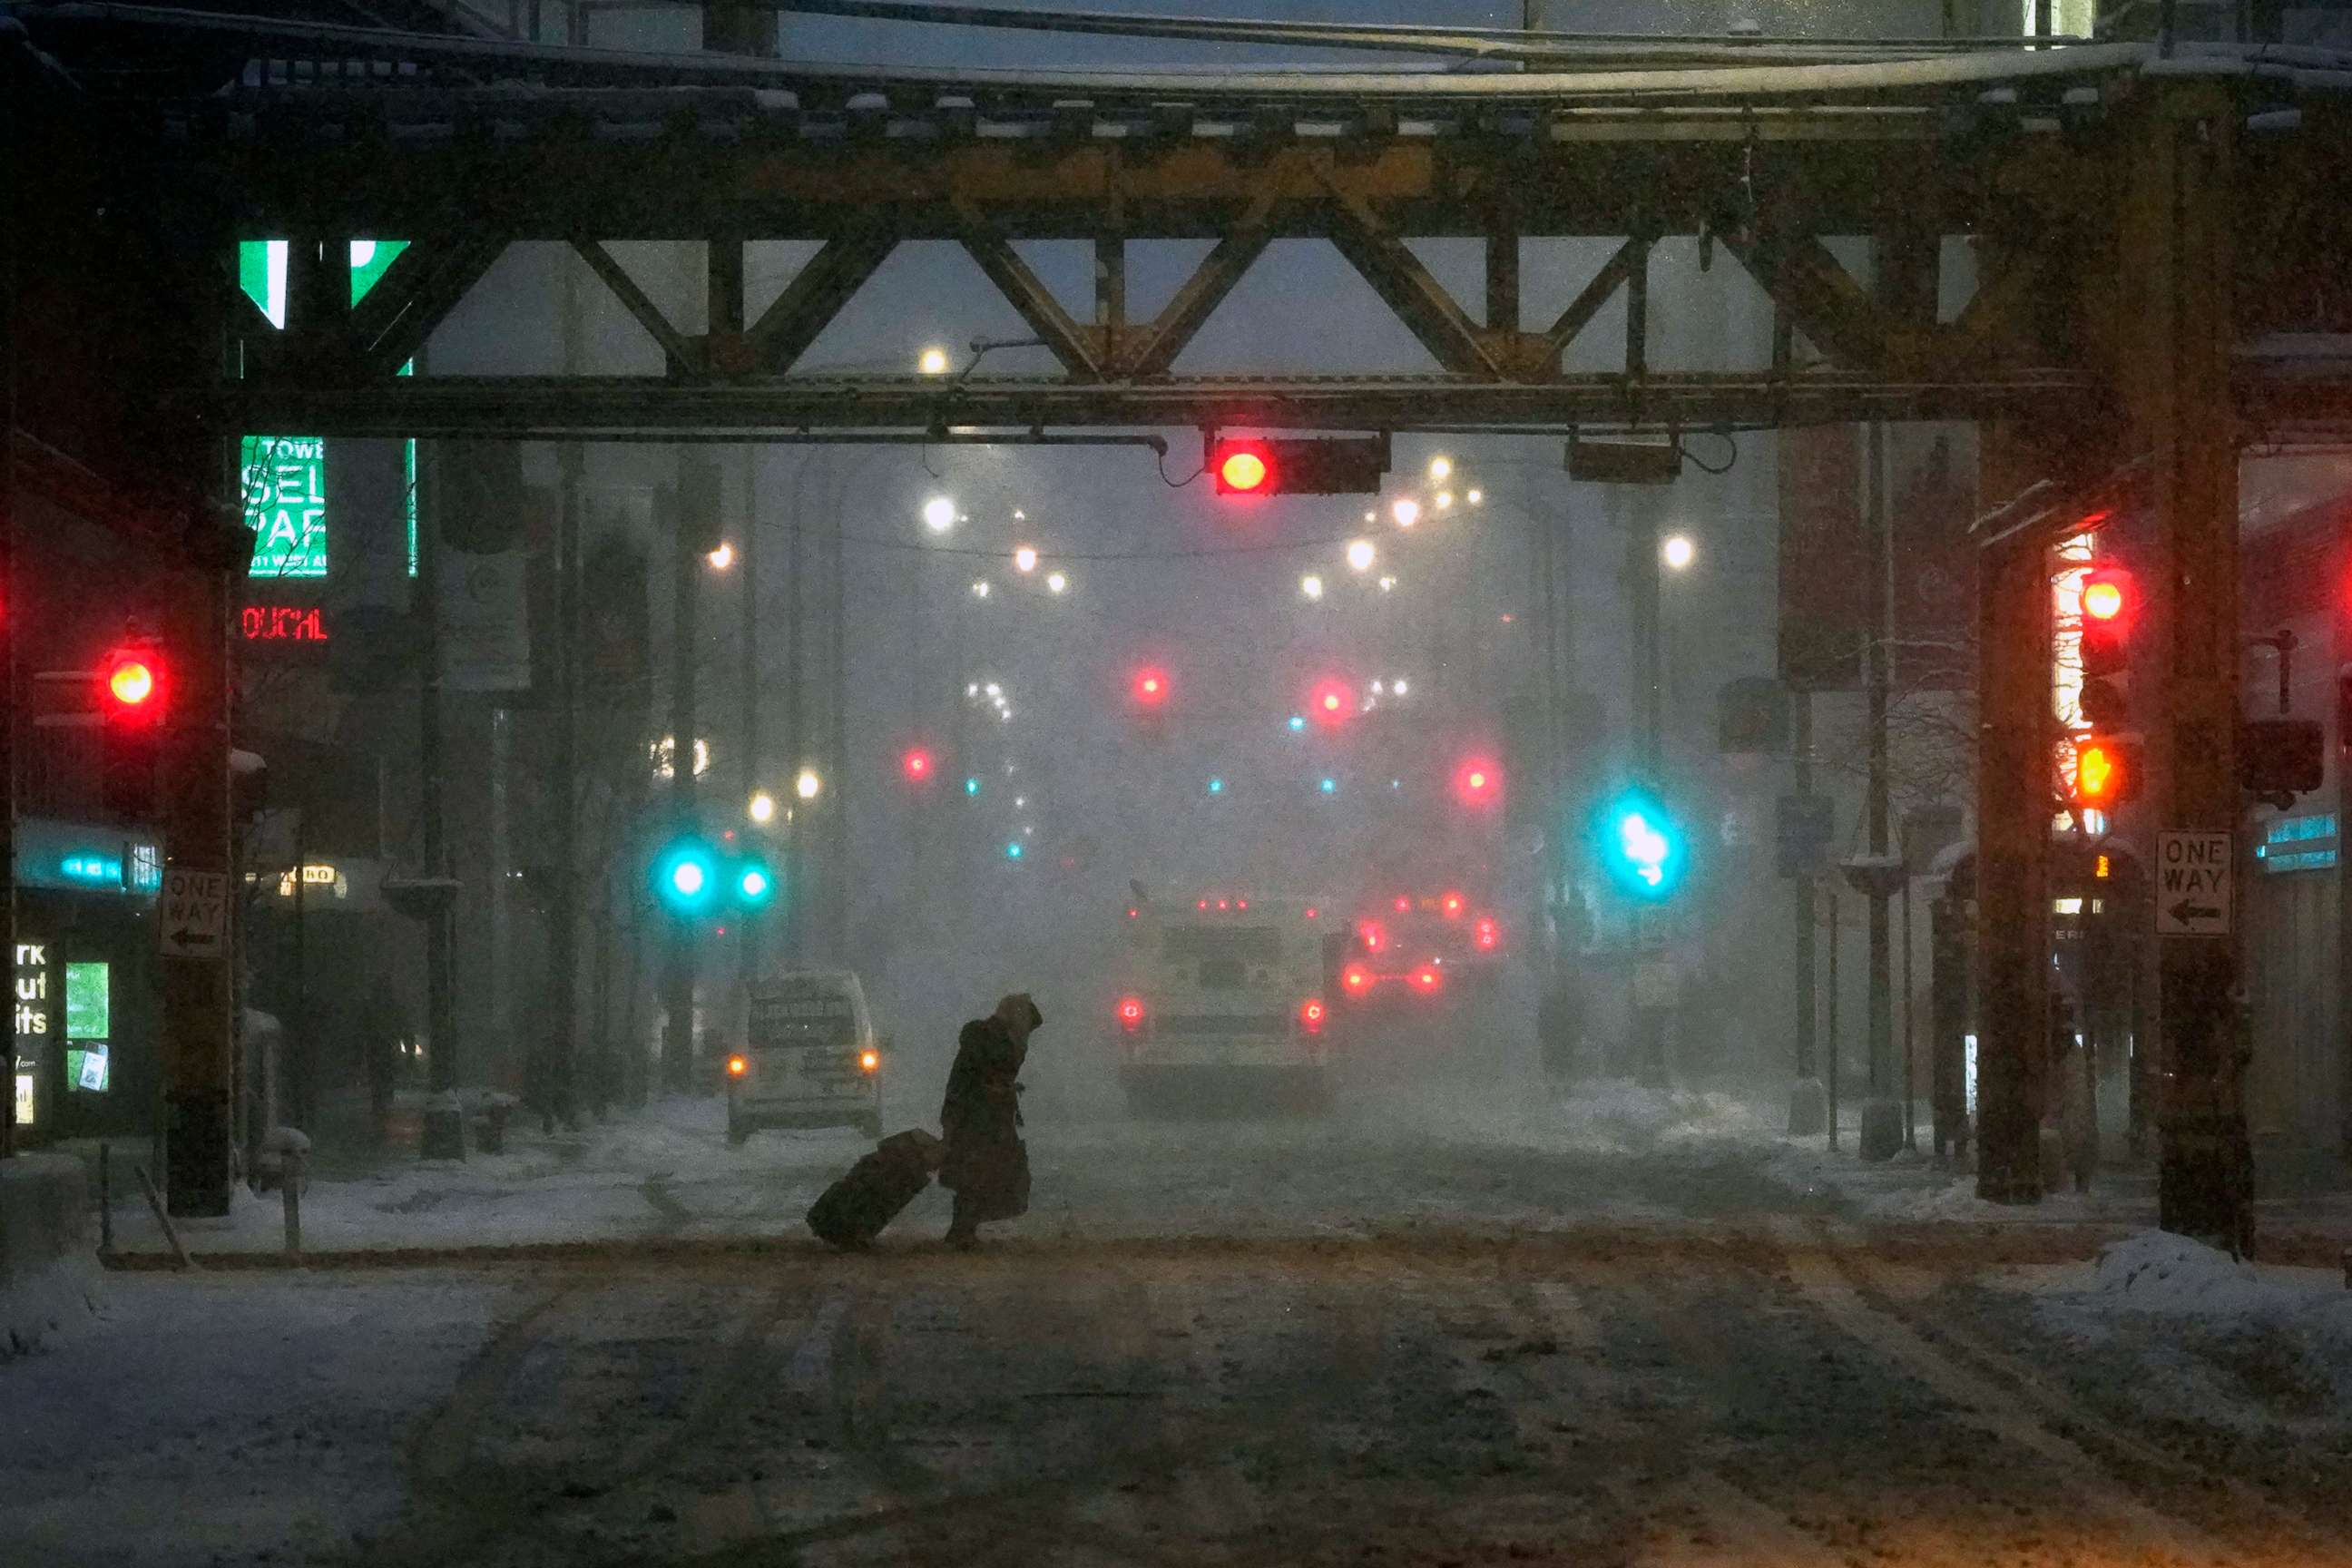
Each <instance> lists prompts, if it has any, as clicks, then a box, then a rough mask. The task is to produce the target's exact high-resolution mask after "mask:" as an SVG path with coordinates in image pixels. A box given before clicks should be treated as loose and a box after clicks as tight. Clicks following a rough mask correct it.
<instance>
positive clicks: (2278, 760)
mask: <svg viewBox="0 0 2352 1568" xmlns="http://www.w3.org/2000/svg"><path fill="white" fill-rule="evenodd" d="M2326 777H2327V741H2326V736H2325V734H2323V733H2322V731H2321V730H2320V727H2319V721H2317V720H2315V719H2247V720H2243V721H2241V722H2240V723H2239V725H2238V783H2239V785H2240V786H2241V787H2242V788H2243V789H2244V790H2245V791H2246V792H2247V793H2248V794H2250V795H2257V796H2260V797H2262V798H2263V799H2266V800H2271V801H2274V802H2280V803H2282V804H2281V805H2280V809H2282V810H2284V809H2285V805H2289V804H2292V803H2293V800H2294V796H2296V795H2308V794H2309V793H2311V792H2312V791H2313V790H2315V789H2317V788H2318V787H2319V786H2320V785H2321V784H2323V783H2325V782H2326Z"/></svg>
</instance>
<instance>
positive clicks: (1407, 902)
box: [1396, 894, 1412, 915]
mask: <svg viewBox="0 0 2352 1568" xmlns="http://www.w3.org/2000/svg"><path fill="white" fill-rule="evenodd" d="M1396 911H1397V913H1399V914H1401V915H1403V914H1411V913H1412V900H1411V899H1409V898H1406V897H1404V896H1403V895H1402V894H1399V895H1398V897H1397V901H1396Z"/></svg>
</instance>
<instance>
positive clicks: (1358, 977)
mask: <svg viewBox="0 0 2352 1568" xmlns="http://www.w3.org/2000/svg"><path fill="white" fill-rule="evenodd" d="M1339 984H1340V985H1341V986H1342V987H1343V988H1345V989H1346V991H1347V993H1348V994H1349V995H1350V996H1361V995H1362V994H1364V993H1365V992H1367V991H1369V990H1370V989H1371V988H1372V972H1371V971H1370V970H1369V969H1366V968H1365V967H1364V966H1363V965H1362V964H1360V963H1351V964H1349V965H1348V967H1347V970H1346V972H1345V973H1342V974H1341V975H1340V976H1339Z"/></svg>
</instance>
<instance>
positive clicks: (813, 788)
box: [793, 768, 824, 800]
mask: <svg viewBox="0 0 2352 1568" xmlns="http://www.w3.org/2000/svg"><path fill="white" fill-rule="evenodd" d="M823 793H824V780H823V779H822V778H819V777H818V776H817V771H816V770H815V769H814V768H803V769H802V770H801V772H800V776H799V777H798V778H796V779H794V780H793V794H794V795H799V796H800V797H801V798H802V799H803V800H814V799H815V798H816V797H817V796H818V795H821V794H823Z"/></svg>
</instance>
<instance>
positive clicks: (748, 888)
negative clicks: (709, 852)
mask: <svg viewBox="0 0 2352 1568" xmlns="http://www.w3.org/2000/svg"><path fill="white" fill-rule="evenodd" d="M775 896H776V874H775V873H774V872H772V871H771V870H769V869H768V868H767V867H765V866H763V865H761V863H760V862H759V861H757V860H746V861H744V862H743V863H742V865H740V866H739V867H738V868H736V871H735V902H736V904H737V905H738V906H739V907H740V908H742V909H744V910H756V909H759V908H761V906H762V905H764V904H766V903H767V901H768V900H770V899H772V898H774V897H775Z"/></svg>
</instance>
